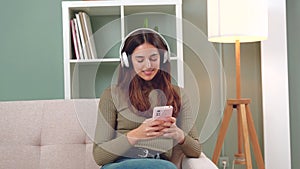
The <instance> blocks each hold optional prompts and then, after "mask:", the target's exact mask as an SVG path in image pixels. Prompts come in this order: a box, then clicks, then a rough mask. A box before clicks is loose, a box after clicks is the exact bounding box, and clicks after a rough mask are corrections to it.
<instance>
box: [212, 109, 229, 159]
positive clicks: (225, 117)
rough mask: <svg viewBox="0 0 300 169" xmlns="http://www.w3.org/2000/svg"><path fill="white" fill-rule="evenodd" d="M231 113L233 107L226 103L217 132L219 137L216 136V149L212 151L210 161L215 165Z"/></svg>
mask: <svg viewBox="0 0 300 169" xmlns="http://www.w3.org/2000/svg"><path fill="white" fill-rule="evenodd" d="M232 111H233V107H232V105H229V104H228V103H227V105H226V108H225V111H224V114H223V120H222V123H221V126H220V131H219V135H218V139H217V143H216V147H215V150H214V154H213V157H212V161H213V162H214V163H215V164H217V163H218V160H219V156H220V153H221V149H222V145H223V142H224V139H225V136H226V131H227V128H228V125H229V122H230V118H231V116H232Z"/></svg>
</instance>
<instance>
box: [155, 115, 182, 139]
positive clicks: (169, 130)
mask: <svg viewBox="0 0 300 169" xmlns="http://www.w3.org/2000/svg"><path fill="white" fill-rule="evenodd" d="M165 121H166V122H165V123H164V124H163V126H164V127H165V128H164V129H163V130H161V131H162V132H163V133H164V134H163V136H164V137H168V138H173V139H174V140H176V141H177V142H178V143H179V144H183V142H184V132H183V131H182V130H181V129H180V128H179V127H177V125H176V118H175V117H169V118H166V119H165Z"/></svg>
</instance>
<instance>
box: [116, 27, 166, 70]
mask: <svg viewBox="0 0 300 169" xmlns="http://www.w3.org/2000/svg"><path fill="white" fill-rule="evenodd" d="M139 30H145V31H148V32H151V33H156V34H157V35H159V37H160V38H161V39H162V40H163V43H164V45H166V46H167V51H165V53H164V60H163V63H166V62H167V61H168V62H170V52H171V50H170V47H169V45H168V42H167V41H166V39H165V38H164V37H163V36H162V35H161V34H160V33H158V32H156V31H154V30H153V29H150V28H138V29H135V30H134V31H132V32H130V33H129V34H128V35H127V36H126V37H125V38H124V40H123V42H122V43H121V46H120V49H119V54H120V60H121V67H124V66H125V67H129V61H128V56H127V54H126V52H123V53H121V52H122V50H123V47H124V45H125V41H126V39H127V38H128V37H129V36H131V35H132V34H134V33H135V32H137V31H139Z"/></svg>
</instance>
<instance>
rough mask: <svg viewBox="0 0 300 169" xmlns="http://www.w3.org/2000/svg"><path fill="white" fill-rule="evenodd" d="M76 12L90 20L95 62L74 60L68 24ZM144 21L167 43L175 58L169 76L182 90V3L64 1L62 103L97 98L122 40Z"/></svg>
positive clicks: (109, 77)
mask: <svg viewBox="0 0 300 169" xmlns="http://www.w3.org/2000/svg"><path fill="white" fill-rule="evenodd" d="M79 11H84V12H86V13H87V14H88V15H89V16H90V18H91V22H92V28H93V33H94V39H95V45H96V50H97V59H74V52H73V49H72V41H71V29H70V20H71V19H72V18H74V17H75V13H77V12H79ZM145 18H146V19H147V20H148V27H150V28H154V27H158V29H159V30H158V31H159V32H160V33H161V34H162V35H163V36H164V37H165V38H166V39H167V41H168V43H169V45H170V48H171V52H172V53H173V54H174V56H172V57H171V64H172V76H173V78H174V79H175V80H176V83H177V84H178V85H179V86H182V87H183V85H184V79H183V78H184V76H183V72H184V71H183V43H182V1H181V0H139V1H136V0H126V1H125V0H104V1H63V2H62V21H63V47H64V90H65V99H73V98H95V97H96V98H97V97H99V96H100V95H99V93H101V92H102V90H103V89H104V88H106V87H107V84H110V82H111V81H112V76H113V73H114V70H115V69H116V68H117V67H118V65H119V62H120V59H119V54H118V52H119V46H120V43H121V40H122V39H124V37H125V36H126V35H127V34H128V33H129V32H131V31H132V30H134V29H136V28H139V27H143V24H144V23H143V22H144V21H145ZM100 65H101V66H100ZM99 67H100V68H99ZM99 72H101V73H99ZM99 74H100V75H99ZM105 85H106V86H105Z"/></svg>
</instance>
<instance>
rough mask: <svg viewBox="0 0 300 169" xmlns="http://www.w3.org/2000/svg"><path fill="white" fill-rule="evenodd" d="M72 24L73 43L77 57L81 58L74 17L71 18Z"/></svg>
mask: <svg viewBox="0 0 300 169" xmlns="http://www.w3.org/2000/svg"><path fill="white" fill-rule="evenodd" d="M70 24H71V33H72V44H73V49H74V53H75V58H76V59H80V56H79V49H78V42H77V38H76V30H75V23H74V19H71V21H70Z"/></svg>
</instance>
